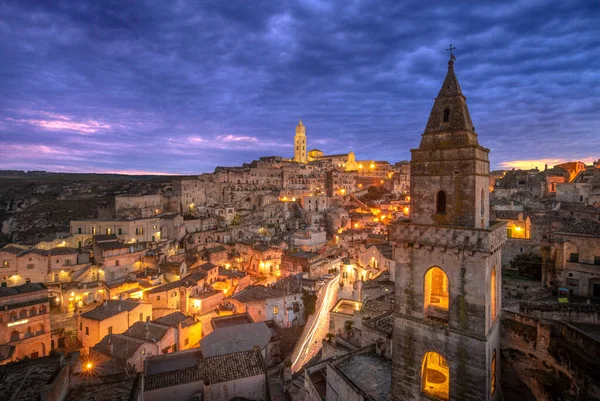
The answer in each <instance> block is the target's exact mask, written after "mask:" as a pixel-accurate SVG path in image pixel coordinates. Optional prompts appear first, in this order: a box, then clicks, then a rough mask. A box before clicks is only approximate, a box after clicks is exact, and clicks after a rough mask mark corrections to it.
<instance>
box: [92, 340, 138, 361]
mask: <svg viewBox="0 0 600 401" xmlns="http://www.w3.org/2000/svg"><path fill="white" fill-rule="evenodd" d="M145 342H146V341H145V340H140V339H139V338H133V337H128V336H125V335H122V334H108V335H106V336H105V337H104V338H103V339H102V340H100V342H99V343H98V344H96V345H94V346H93V347H92V349H93V350H94V351H96V352H100V353H101V354H104V355H108V356H111V357H113V358H115V359H120V360H127V359H128V358H129V357H131V356H132V355H133V354H135V351H137V349H138V348H139V347H140V346H141V345H142V344H144V343H145ZM111 346H112V347H111ZM111 348H112V349H111Z"/></svg>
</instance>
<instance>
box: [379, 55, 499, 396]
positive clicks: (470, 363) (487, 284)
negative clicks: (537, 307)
mask: <svg viewBox="0 0 600 401" xmlns="http://www.w3.org/2000/svg"><path fill="white" fill-rule="evenodd" d="M411 152H412V161H411V184H410V190H411V196H410V202H411V205H410V210H411V213H410V219H408V220H406V221H401V222H400V221H399V222H397V223H395V224H394V225H393V226H392V227H391V234H390V240H391V242H392V244H393V245H394V259H395V260H396V308H395V321H394V339H393V346H394V350H393V352H392V355H393V369H392V385H391V394H390V399H392V400H397V401H400V400H402V401H408V400H431V399H434V400H447V401H450V400H452V401H459V400H461V401H463V400H482V401H485V400H487V401H490V400H494V401H496V400H500V392H499V391H497V386H498V384H499V383H500V377H499V372H500V362H499V360H500V359H499V358H496V355H497V354H498V353H499V352H500V319H499V315H500V310H501V305H500V303H501V286H500V277H501V247H502V245H503V243H504V242H505V240H506V227H505V223H503V222H500V223H494V224H490V222H489V188H488V187H489V161H488V153H489V150H488V149H485V148H484V147H482V146H480V145H479V143H478V140H477V134H476V133H475V129H474V127H473V124H472V122H471V117H470V115H469V111H468V108H467V104H466V98H465V96H464V95H463V94H462V91H461V88H460V85H459V84H458V80H457V79H456V76H455V75H454V62H453V60H450V61H449V63H448V73H447V75H446V78H445V80H444V83H443V86H442V88H441V90H440V92H439V94H438V96H437V98H436V99H435V103H434V105H433V109H432V111H431V115H430V117H429V121H428V123H427V127H426V129H425V132H424V133H423V135H422V139H421V144H420V146H419V148H418V149H413V150H412V151H411Z"/></svg>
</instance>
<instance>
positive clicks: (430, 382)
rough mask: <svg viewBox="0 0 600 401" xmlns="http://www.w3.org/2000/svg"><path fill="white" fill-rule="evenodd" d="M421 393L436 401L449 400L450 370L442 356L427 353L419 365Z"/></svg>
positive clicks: (435, 353)
mask: <svg viewBox="0 0 600 401" xmlns="http://www.w3.org/2000/svg"><path fill="white" fill-rule="evenodd" d="M421 392H422V393H423V394H424V395H427V396H430V397H433V398H435V399H436V400H442V401H448V400H449V399H450V368H449V367H448V363H447V362H446V360H445V359H444V357H443V356H441V355H440V354H438V353H437V352H428V353H426V354H425V356H424V357H423V363H422V365H421Z"/></svg>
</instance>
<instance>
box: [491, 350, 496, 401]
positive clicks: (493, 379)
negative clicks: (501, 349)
mask: <svg viewBox="0 0 600 401" xmlns="http://www.w3.org/2000/svg"><path fill="white" fill-rule="evenodd" d="M490 389H491V390H490V391H491V393H492V395H494V393H495V392H496V350H494V352H493V353H492V374H491V378H490Z"/></svg>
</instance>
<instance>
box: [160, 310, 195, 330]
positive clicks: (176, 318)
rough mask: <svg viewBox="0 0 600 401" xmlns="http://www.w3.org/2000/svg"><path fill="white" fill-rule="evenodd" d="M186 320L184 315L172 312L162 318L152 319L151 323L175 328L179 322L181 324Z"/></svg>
mask: <svg viewBox="0 0 600 401" xmlns="http://www.w3.org/2000/svg"><path fill="white" fill-rule="evenodd" d="M186 319H188V317H187V316H186V315H185V314H183V313H182V312H173V313H169V314H168V315H165V316H163V317H159V318H158V319H154V320H153V322H154V323H158V324H164V325H166V326H171V327H175V326H177V324H178V323H179V322H183V321H185V320H186Z"/></svg>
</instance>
